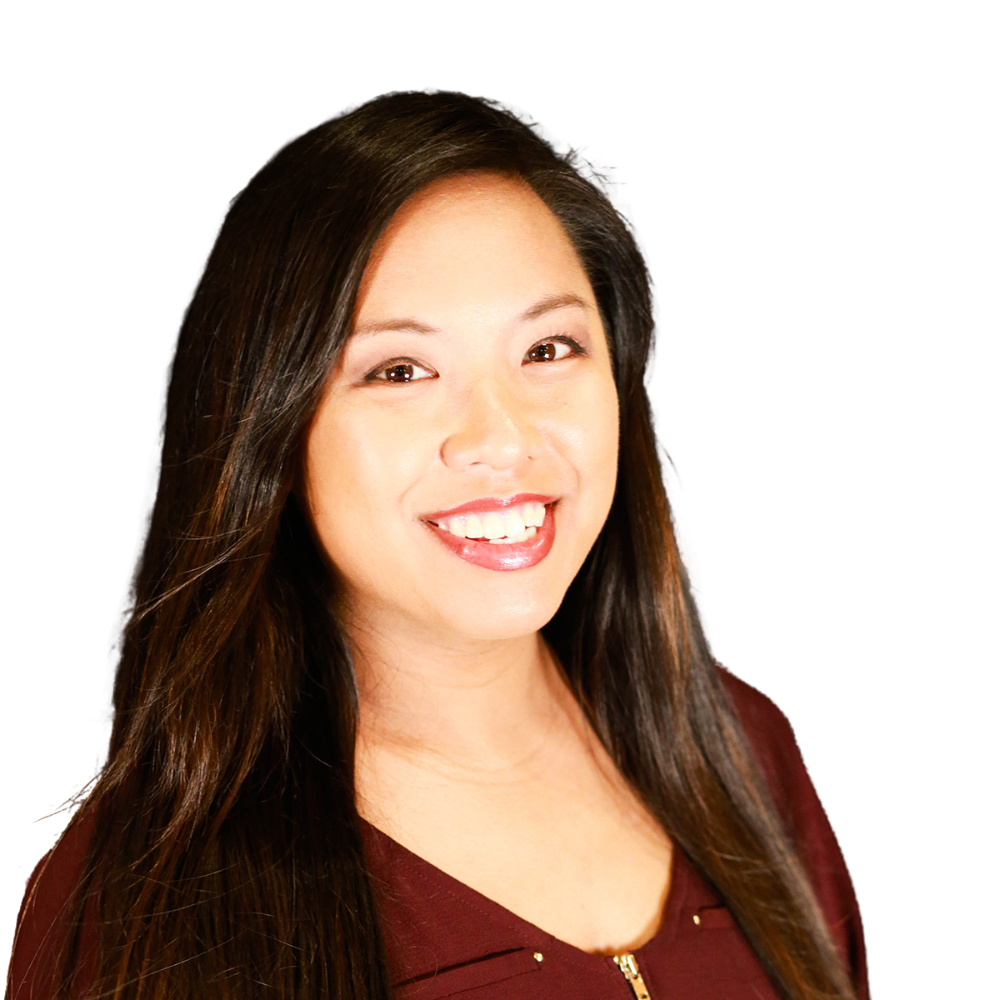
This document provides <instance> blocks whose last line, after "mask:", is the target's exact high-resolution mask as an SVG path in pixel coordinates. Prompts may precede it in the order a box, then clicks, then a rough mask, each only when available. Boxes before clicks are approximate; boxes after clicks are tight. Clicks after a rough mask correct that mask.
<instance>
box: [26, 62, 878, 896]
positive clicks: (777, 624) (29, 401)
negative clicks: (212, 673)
mask: <svg viewBox="0 0 1000 1000" xmlns="http://www.w3.org/2000/svg"><path fill="white" fill-rule="evenodd" d="M676 83H677V81H674V84H671V86H670V87H668V86H667V85H666V84H664V85H663V86H662V88H656V87H651V88H650V87H647V88H645V89H643V90H642V92H638V91H636V90H635V89H634V88H630V87H626V86H625V85H624V84H622V85H620V86H619V85H608V84H607V83H602V84H600V85H599V84H597V83H595V84H593V85H592V86H588V85H587V84H585V83H583V84H579V85H578V86H577V85H575V86H574V87H572V88H571V87H561V88H559V89H558V90H552V89H546V88H539V87H537V86H527V85H525V86H524V87H521V86H508V85H497V84H496V82H495V81H475V82H473V81H472V80H470V79H468V78H466V79H458V80H452V79H439V78H433V77H417V78H409V79H402V80H401V79H392V78H384V79H381V80H377V81H375V82H370V81H369V82H360V83H356V84H351V85H349V86H347V85H342V84H336V83H331V82H328V83H326V84H325V85H323V86H319V87H316V86H312V87H309V88H302V89H301V91H296V90H295V88H293V87H289V86H286V87H285V88H284V89H283V90H282V92H281V93H280V94H275V93H274V92H273V91H272V89H271V88H270V87H269V86H268V85H267V84H266V82H265V81H264V80H263V75H262V78H261V79H260V80H256V81H254V82H247V81H239V82H233V81H230V82H229V83H228V84H226V85H225V86H222V85H219V86H211V85H207V84H206V85H205V86H204V87H203V88H202V89H200V90H197V91H195V90H187V91H185V92H184V93H183V94H180V93H177V92H172V91H168V90H167V89H166V88H163V87H156V88H154V87H152V86H148V87H147V86H145V85H142V84H137V85H135V86H133V85H132V84H131V83H130V82H129V81H123V80H112V79H110V78H109V79H108V80H107V81H106V82H102V83H97V82H94V81H87V80H84V81H82V82H81V84H80V86H79V87H67V88H66V89H65V91H64V93H63V94H62V95H61V96H60V99H59V100H58V101H57V102H54V103H53V104H51V105H50V106H48V107H45V108H39V109H37V112H36V113H35V114H33V116H32V118H31V121H30V125H27V126H26V127H25V128H24V130H23V131H22V132H21V134H20V136H19V137H18V138H19V144H18V152H17V154H16V158H17V160H18V164H19V167H20V169H21V170H23V180H22V182H21V188H20V191H21V192H23V198H22V199H21V200H20V203H19V204H18V206H17V208H18V209H19V210H23V213H24V220H25V223H26V224H25V225H24V227H23V229H22V230H21V234H20V236H19V237H18V239H19V247H18V250H19V253H18V262H17V266H16V270H15V272H14V273H15V274H16V276H17V280H16V286H17V287H16V288H15V295H16V297H17V299H18V300H19V301H20V302H21V306H22V308H23V310H24V311H23V316H24V320H23V322H25V324H26V328H25V329H22V330H21V331H20V332H19V333H18V335H17V337H16V339H17V341H18V342H19V344H20V349H21V350H23V352H24V353H23V356H22V357H21V358H20V360H17V359H14V362H13V364H12V367H11V369H9V371H10V373H11V374H10V375H9V376H8V377H13V381H14V383H15V384H14V385H13V386H12V388H13V389H15V390H17V392H23V393H24V395H23V396H21V397H19V398H20V399H21V400H22V401H21V403H19V404H17V405H16V407H15V410H16V414H17V417H18V422H19V423H20V431H19V432H18V433H16V434H14V435H13V437H15V438H16V439H17V441H18V442H20V443H19V444H18V445H16V446H15V449H14V451H13V452H12V454H15V455H17V463H16V469H15V474H14V477H13V487H14V488H15V489H17V490H19V491H20V495H19V496H16V497H15V506H16V508H17V509H18V511H19V514H18V520H17V521H16V523H17V524H18V525H20V527H19V528H18V529H17V531H16V532H15V534H16V536H17V537H16V538H15V539H14V548H13V550H12V551H14V552H15V553H17V556H16V558H17V577H16V579H17V580H18V581H20V583H19V584H18V585H17V587H16V593H15V596H14V603H13V606H12V610H13V612H14V615H13V621H14V626H15V629H14V631H15V634H16V635H20V636H22V637H23V639H24V642H23V644H21V645H20V649H21V652H20V653H16V654H15V655H14V667H15V676H16V680H15V682H14V688H13V692H12V693H13V694H14V697H15V706H14V718H15V720H16V721H17V724H18V731H19V732H21V733H23V736H22V738H19V739H18V740H17V742H16V751H15V753H16V755H17V758H18V760H19V762H20V764H21V768H20V771H19V772H18V778H17V783H16V784H15V786H14V788H13V789H12V802H13V806H14V808H13V809H12V811H11V812H10V813H8V823H9V824H12V825H13V827H14V829H15V833H19V832H20V831H22V830H23V835H18V836H17V837H16V840H17V843H18V852H17V853H16V854H15V856H14V858H13V861H12V865H11V869H12V870H13V871H14V873H15V874H14V880H13V888H14V889H15V895H16V897H17V898H20V893H21V890H22V880H23V878H24V876H25V875H26V874H27V872H28V870H29V869H30V868H31V866H32V865H33V864H34V861H35V859H36V857H37V855H38V854H39V853H40V852H41V851H42V850H44V848H45V846H47V844H49V843H51V837H52V834H53V832H54V831H55V830H56V829H57V828H58V827H59V826H60V825H61V821H49V822H45V823H41V824H37V825H35V826H31V827H29V826H28V824H29V821H30V820H32V819H34V818H35V817H37V816H40V815H42V814H43V813H45V812H46V811H47V807H48V805H50V804H54V803H56V802H60V801H62V800H63V799H64V798H65V796H66V795H68V794H69V792H70V789H71V786H72V785H73V784H74V783H75V782H82V781H85V780H86V778H87V777H88V776H89V775H90V773H91V771H92V769H93V766H94V755H95V753H97V752H98V751H99V750H100V749H101V746H102V744H103V736H102V730H101V728H100V726H99V724H98V716H99V713H100V712H101V709H102V706H103V703H104V698H105V694H104V685H105V682H106V664H105V655H106V642H107V636H108V632H109V631H110V628H111V625H112V623H113V621H114V617H115V614H116V610H117V604H118V601H119V599H120V597H121V591H122V587H123V585H124V582H125V578H126V575H127V573H128V569H129V564H130V561H131V557H132V550H133V546H134V544H135V538H136V531H137V526H138V518H139V508H140V504H141V501H142V498H143V493H144V491H145V489H146V485H147V471H148V462H149V458H150V453H151V449H152V444H153V440H154V437H155V434H156V418H157V409H158V400H159V393H160V387H161V380H162V376H163V369H164V365H165V364H166V361H167V357H168V352H169V348H170V343H171V339H172V336H173V333H174V330H175V327H176V323H177V320H178V317H179V314H180V311H181V308H182V307H183V305H184V302H185V300H186V298H187V295H188V292H189V291H190V288H191V285H192V283H193V281H194V279H195V277H196V275H197V272H198V267H199V265H200V263H201V261H202V259H203V257H204V255H205V253H206V252H207V250H208V247H209V244H210V241H211V238H212V235H213V232H214V230H215V228H216V226H217V224H218V222H219V219H220V217H221V215H222V213H223V211H224V209H225V207H226V203H227V201H228V199H229V198H230V197H231V196H232V195H233V194H234V193H235V192H236V191H237V190H238V189H239V188H240V187H241V186H242V185H243V184H244V183H245V182H246V181H247V179H248V178H249V176H250V175H251V174H252V173H253V171H254V170H256V168H257V167H258V166H260V164H261V163H262V162H263V161H264V159H265V158H266V157H267V155H268V154H270V153H271V152H272V151H273V150H274V149H275V148H276V147H277V146H278V145H279V144H280V143H281V142H282V141H283V140H284V139H286V138H287V137H288V136H289V135H291V134H293V133H296V132H299V131H302V130H303V129H305V128H307V127H309V126H310V125H312V124H314V123H315V122H316V121H318V120H319V119H321V118H323V117H325V116H326V115H327V114H330V113H332V112H333V111H335V110H337V109H338V108H340V107H342V106H343V105H345V104H347V103H348V102H349V101H352V100H358V99H363V98H365V97H368V96H371V95H372V94H373V93H376V92H379V91H381V90H385V89H388V88H390V87H413V86H423V85H425V84H434V85H439V86H455V87H461V88H463V89H466V90H469V91H472V92H476V93H483V92H485V93H489V94H491V95H492V96H496V97H499V98H501V99H503V100H506V101H509V102H511V103H513V104H517V105H519V106H522V107H524V108H525V109H526V110H528V111H530V112H531V113H532V114H533V115H535V116H536V117H537V118H539V119H540V120H541V121H542V122H543V123H544V124H545V125H546V126H547V127H548V129H549V130H550V131H551V132H552V133H553V134H554V135H555V136H556V137H557V138H559V139H562V140H567V141H569V142H571V143H573V144H574V145H588V146H589V147H590V148H589V150H588V154H587V155H589V156H591V157H594V158H599V159H601V160H602V161H604V162H605V163H611V164H614V165H616V166H618V167H619V169H618V177H619V179H621V180H623V181H627V182H628V185H627V186H626V187H624V188H622V191H621V197H622V198H623V200H627V201H629V202H630V203H631V205H632V209H633V213H634V218H635V220H636V222H637V224H638V226H639V229H640V231H641V232H642V235H643V238H644V240H645V243H646V246H647V249H648V251H649V254H650V258H651V261H652V268H653V273H654V276H655V278H656V280H657V284H658V287H659V290H660V303H661V308H662V316H663V335H662V339H661V345H660V360H659V366H658V375H657V380H656V383H655V392H656V399H657V405H658V409H659V413H660V418H661V432H662V436H663V439H664V441H665V442H666V444H667V446H668V447H669V448H670V450H671V452H672V454H673V456H674V458H675V459H676V462H677V464H678V466H679V468H680V471H681V474H682V476H683V478H684V481H685V486H686V490H685V492H684V494H683V495H682V497H681V498H680V500H679V502H678V508H679V510H680V512H681V513H682V514H683V515H684V517H685V518H686V519H687V522H688V524H689V527H690V531H691V534H692V538H693V540H694V543H695V545H696V547H697V550H698V553H699V556H700V559H701V564H702V573H703V581H704V592H705V605H706V608H707V613H708V617H709V620H710V622H711V626H712V634H713V638H714V641H715V644H716V649H717V652H718V653H719V655H720V656H721V657H722V658H723V659H724V660H725V661H726V662H727V663H728V664H730V666H732V667H733V669H734V670H736V672H737V673H739V674H741V675H742V676H744V677H745V678H746V679H747V680H749V681H751V682H752V683H754V684H756V685H757V686H758V687H760V688H761V689H762V690H764V691H766V692H767V693H768V694H770V695H772V696H773V697H774V698H775V699H777V701H778V702H779V703H780V704H781V706H782V707H783V708H784V709H785V711H786V712H787V713H788V715H789V716H790V717H791V719H792V721H793V723H794V724H795V726H796V728H797V731H798V734H799V737H800V740H801V743H802V747H803V749H804V751H805V754H806V756H807V758H808V760H809V762H810V766H811V768H812V772H813V775H814V777H815V779H816V782H817V785H818V787H819V789H820V791H821V793H822V794H823V796H824V799H825V801H826V803H827V805H828V808H829V810H830V813H831V816H832V819H833V821H834V824H835V825H836V827H837V829H838V831H839V833H840V836H841V840H842V842H843V844H844V847H845V850H846V853H847V856H848V859H849V860H850V861H851V864H852V868H853V870H854V873H855V879H856V881H857V882H858V885H859V890H860V891H861V895H862V899H864V896H865V886H864V883H863V877H864V874H865V869H864V859H865V856H866V854H865V852H866V849H867V848H866V842H865V837H864V829H865V819H866V816H865V813H866V810H867V804H868V800H869V799H868V797H869V794H870V793H869V792H868V791H867V790H866V787H865V786H866V784H867V767H866V763H865V762H866V758H867V754H866V744H867V738H868V733H869V731H870V729H871V726H872V721H873V720H872V715H873V713H874V708H873V707H872V705H871V702H870V701H869V700H868V698H867V695H866V691H867V689H868V687H869V684H870V679H871V677H872V675H876V676H879V675H881V673H882V671H883V670H884V669H885V667H884V665H883V663H882V662H881V660H880V659H877V654H878V651H879V643H878V641H877V635H878V633H877V632H875V631H873V629H874V628H875V627H876V623H877V620H878V614H877V601H876V600H875V599H874V598H873V596H872V594H871V589H872V588H871V586H870V581H869V578H868V576H867V571H866V564H867V560H868V559H869V558H870V554H869V553H868V552H867V551H866V545H865V543H864V537H865V529H864V521H865V513H864V510H865V489H864V485H863V484H864V482H865V477H866V475H867V473H868V470H869V467H870V465H871V464H872V463H874V462H875V461H876V460H875V458H874V457H873V456H874V453H875V447H874V445H873V444H872V443H871V441H870V433H869V431H868V430H866V428H865V426H864V421H863V419H861V416H860V414H861V413H862V412H863V409H864V401H865V397H866V393H867V392H868V388H867V386H866V384H865V380H864V375H863V366H861V367H859V365H858V351H859V348H858V345H857V344H856V343H855V342H854V340H853V338H852V336H851V334H850V328H851V319H852V312H853V311H854V310H855V309H856V308H857V298H858V295H859V288H860V287H861V286H863V284H864V282H865V281H866V280H867V277H866V275H865V273H864V272H863V270H862V269H860V267H859V265H858V264H857V263H856V256H855V255H854V254H853V253H852V251H851V250H850V249H848V248H849V247H852V246H854V245H855V244H856V243H857V242H858V240H859V237H860V239H861V240H862V241H863V240H864V239H865V238H867V237H866V233H865V232H864V231H863V230H862V231H861V232H860V233H859V227H860V226H863V223H862V222H861V221H860V217H859V215H858V213H857V211H856V210H855V207H854V195H855V191H854V190H853V184H854V181H853V179H852V178H853V176H854V174H853V171H854V169H855V168H854V154H853V152H852V150H853V149H854V148H855V146H856V135H855V136H851V135H849V133H848V131H847V130H846V128H845V125H844V122H843V121H842V120H841V118H840V115H839V112H838V110H837V107H838V105H837V102H836V100H834V99H833V98H832V97H831V98H827V97H826V96H824V94H823V93H822V92H821V91H813V92H811V93H810V94H808V95H802V94H796V92H795V90H794V88H791V89H788V88H778V87H777V86H775V88H774V89H772V88H771V86H770V85H769V83H768V81H767V79H766V78H765V77H764V76H763V75H762V76H760V77H758V78H754V80H753V81H752V83H753V85H752V86H744V85H742V84H743V81H730V84H731V85H730V86H727V87H726V88H723V89H715V88H713V86H712V84H711V83H710V82H709V81H707V80H706V79H699V78H698V77H697V76H695V77H694V78H688V79H686V80H684V81H681V82H680V83H679V86H676V85H675V84H676ZM15 398H17V396H16V394H15ZM873 638H875V639H876V643H875V644H874V645H873V643H872V640H873ZM22 726H23V729H22V728H21V727H22Z"/></svg>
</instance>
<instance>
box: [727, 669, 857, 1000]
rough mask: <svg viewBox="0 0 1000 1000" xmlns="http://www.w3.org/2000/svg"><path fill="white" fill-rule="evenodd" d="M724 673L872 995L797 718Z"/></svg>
mask: <svg viewBox="0 0 1000 1000" xmlns="http://www.w3.org/2000/svg"><path fill="white" fill-rule="evenodd" d="M719 677H720V679H721V681H722V685H723V687H724V688H725V690H726V693H727V694H728V696H729V700H730V702H731V704H732V708H733V711H734V714H735V715H736V718H737V720H738V721H739V723H740V725H741V726H742V729H743V733H744V735H745V737H746V742H747V744H748V749H749V750H750V752H751V754H752V755H753V757H754V759H755V760H756V762H757V764H758V766H759V767H760V770H761V772H762V775H763V777H764V780H765V782H766V783H767V786H768V790H769V791H770V793H771V798H772V799H773V801H774V805H775V808H776V809H777V811H778V814H779V816H780V818H781V819H782V821H783V822H784V824H785V828H786V830H787V832H788V834H789V836H790V837H791V838H792V840H793V842H794V844H795V846H796V849H797V851H798V854H799V857H800V858H801V860H802V863H803V865H804V866H805V869H806V874H807V876H808V877H809V880H810V882H811V883H812V886H813V889H814V891H815V893H816V896H817V899H818V901H819V904H820V907H821V909H822V910H823V914H824V916H825V917H826V921H827V925H828V927H829V928H830V932H831V934H832V935H833V939H834V942H835V943H836V945H837V947H838V949H839V951H840V952H841V956H842V957H843V959H844V961H845V963H846V964H847V967H848V969H850V970H851V973H852V978H853V980H854V982H855V983H856V984H858V985H857V988H858V991H859V996H862V997H864V996H867V969H866V958H865V943H864V936H863V933H862V928H861V914H860V911H859V909H858V902H857V898H856V897H855V894H854V887H853V885H852V883H851V877H850V875H849V873H848V871H847V865H846V863H845V861H844V857H843V854H842V853H841V850H840V846H839V844H838V843H837V838H836V836H835V834H834V832H833V828H832V827H831V825H830V821H829V819H828V818H827V815H826V811H825V810H824V808H823V805H822V803H821V802H820V800H819V796H818V795H817V793H816V789H815V787H814V785H813V782H812V779H811V778H810V776H809V772H808V770H807V769H806V765H805V761H804V760H803V759H802V753H801V751H800V750H799V746H798V743H797V742H796V740H795V733H794V732H793V730H792V726H791V723H790V722H789V721H788V719H787V718H786V717H785V714H784V713H783V712H782V711H781V709H779V708H778V706H777V705H775V704H774V702H773V701H771V699H770V698H768V697H767V696H766V695H764V694H762V693H761V692H760V691H758V690H757V689H756V688H754V687H752V686H751V685H749V684H747V683H746V682H745V681H742V680H740V679H739V678H738V677H736V676H734V675H733V674H731V673H730V672H729V671H728V670H726V669H725V668H723V667H721V666H720V667H719Z"/></svg>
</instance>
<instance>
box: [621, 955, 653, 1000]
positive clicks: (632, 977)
mask: <svg viewBox="0 0 1000 1000" xmlns="http://www.w3.org/2000/svg"><path fill="white" fill-rule="evenodd" d="M614 959H615V965H617V966H618V971H619V972H621V974H622V975H623V976H624V977H625V982H627V983H628V984H629V986H631V987H632V992H633V993H634V994H635V1000H649V992H648V991H647V989H646V984H645V983H644V982H643V981H642V973H640V972H639V966H638V965H637V964H636V961H635V955H633V954H632V953H631V952H626V953H625V954H624V955H615V956H614Z"/></svg>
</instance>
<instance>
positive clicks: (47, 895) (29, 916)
mask: <svg viewBox="0 0 1000 1000" xmlns="http://www.w3.org/2000/svg"><path fill="white" fill-rule="evenodd" d="M92 836H93V822H92V820H91V819H90V816H89V815H88V814H86V813H81V814H78V815H77V816H74V818H73V819H72V820H71V821H70V823H69V825H68V826H67V828H66V830H65V831H64V833H63V834H62V836H61V837H60V838H59V840H58V842H57V843H56V845H55V847H53V848H52V850H51V851H49V852H48V853H47V854H46V855H45V856H44V857H43V858H42V859H41V861H39V862H38V864H37V865H36V866H35V870H34V871H33V872H32V873H31V877H30V878H29V879H28V883H27V886H26V888H25V893H24V899H23V900H22V902H21V909H20V912H19V913H18V916H17V926H16V930H15V932H14V946H13V950H12V952H11V959H10V967H9V969H8V973H7V996H8V997H9V998H10V1000H41V998H46V997H48V996H50V995H52V993H53V989H54V986H55V974H56V968H57V966H58V964H59V958H60V954H61V952H62V950H63V947H64V946H65V945H66V944H67V943H68V942H69V941H70V940H71V939H72V938H73V937H74V936H75V932H76V921H75V919H74V913H75V910H76V896H77V890H78V888H79V886H80V884H81V881H82V879H83V876H84V869H85V866H86V859H87V855H88V851H89V848H90V841H91V838H92Z"/></svg>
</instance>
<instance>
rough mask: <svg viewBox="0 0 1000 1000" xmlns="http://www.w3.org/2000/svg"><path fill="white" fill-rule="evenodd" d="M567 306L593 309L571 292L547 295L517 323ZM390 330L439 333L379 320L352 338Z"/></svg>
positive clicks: (418, 324)
mask: <svg viewBox="0 0 1000 1000" xmlns="http://www.w3.org/2000/svg"><path fill="white" fill-rule="evenodd" d="M567 306H573V307H575V308H577V309H584V310H587V311H592V310H593V308H594V307H593V306H592V305H591V304H590V303H589V302H587V301H586V299H582V298H580V296H579V295H575V294H574V293H573V292H567V293H565V294H563V295H549V296H546V297H545V298H544V299H542V300H541V301H539V302H536V303H535V304H534V305H533V306H531V307H530V308H529V309H525V311H524V312H523V313H521V315H520V316H519V317H518V322H520V323H527V322H530V321H531V320H535V319H539V318H540V317H542V316H544V315H546V313H550V312H554V311H555V310H556V309H565V308H566V307H567ZM392 330H395V331H405V332H407V333H440V332H441V331H440V330H439V329H438V328H437V327H436V326H428V325H427V324H426V323H421V322H420V321H419V320H415V319H408V318H404V319H387V320H379V321H378V322H375V323H365V324H363V325H362V326H358V327H355V330H354V336H355V337H371V336H373V335H374V334H376V333H387V332H389V331H392Z"/></svg>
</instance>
